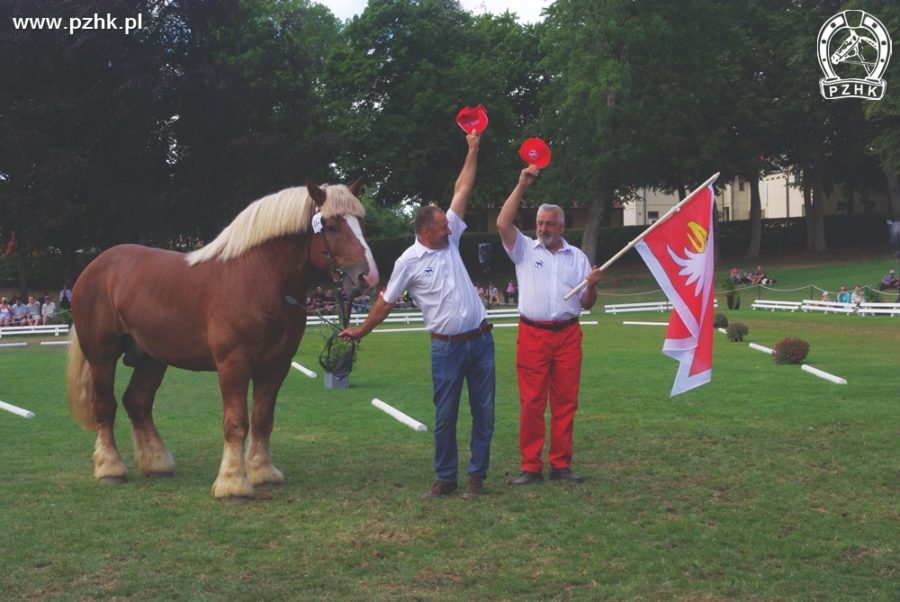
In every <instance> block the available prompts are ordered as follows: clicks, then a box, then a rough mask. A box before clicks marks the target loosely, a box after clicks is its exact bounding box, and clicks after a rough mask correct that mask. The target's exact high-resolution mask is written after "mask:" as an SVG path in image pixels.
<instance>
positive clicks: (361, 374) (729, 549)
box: [0, 260, 900, 601]
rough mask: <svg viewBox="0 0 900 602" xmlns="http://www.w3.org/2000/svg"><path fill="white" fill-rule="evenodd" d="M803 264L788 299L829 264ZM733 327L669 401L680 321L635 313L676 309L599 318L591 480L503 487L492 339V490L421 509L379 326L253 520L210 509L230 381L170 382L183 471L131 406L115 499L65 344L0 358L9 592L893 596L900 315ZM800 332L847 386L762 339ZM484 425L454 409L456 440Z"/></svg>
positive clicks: (587, 410)
mask: <svg viewBox="0 0 900 602" xmlns="http://www.w3.org/2000/svg"><path fill="white" fill-rule="evenodd" d="M875 263H876V265H873V266H871V267H870V268H866V269H869V270H870V271H871V272H872V274H877V275H878V278H880V274H878V272H880V271H881V270H882V269H884V271H886V269H887V267H888V266H889V261H887V260H885V261H882V262H881V263H878V262H877V261H876V262H875ZM767 267H768V266H767ZM793 269H795V270H797V274H791V272H792V271H793V270H792V268H790V267H789V266H784V268H783V269H781V270H780V271H779V273H778V274H779V275H778V276H776V277H778V278H779V285H780V284H781V282H782V281H785V280H789V279H793V278H794V277H795V275H796V278H797V279H798V281H799V279H800V278H801V277H802V274H801V272H802V271H803V270H806V269H813V268H807V267H804V266H797V267H795V268H793ZM815 269H818V268H815ZM834 269H838V268H834ZM833 271H834V270H832V271H830V272H827V273H833ZM809 282H810V281H809V280H807V281H806V283H807V284H808V283H809ZM817 284H818V283H817ZM726 313H727V315H728V316H729V318H730V319H731V320H732V321H741V322H743V323H745V324H746V325H747V326H748V327H749V329H750V333H749V335H748V337H747V338H746V340H745V342H744V343H729V342H728V341H727V340H726V339H725V337H724V335H719V334H717V335H716V337H717V338H716V348H715V356H714V371H713V381H712V383H710V384H708V385H706V386H704V387H701V388H700V389H697V390H694V391H691V392H688V393H686V394H684V395H682V396H679V397H676V398H675V399H669V398H668V392H669V389H670V388H671V385H672V380H673V377H674V374H675V367H676V364H675V362H674V361H672V360H670V359H668V358H666V357H664V356H663V355H662V354H661V353H660V348H661V345H662V338H663V334H664V331H665V329H664V328H660V327H639V326H625V325H623V324H622V321H623V319H632V318H636V319H640V320H654V319H658V320H660V321H662V320H663V319H664V318H663V317H662V316H661V315H660V314H629V315H628V316H627V317H625V318H623V317H622V316H605V315H603V314H602V313H600V312H596V314H595V316H594V317H593V318H592V319H598V320H599V322H600V324H599V325H598V326H585V327H584V329H585V338H584V346H585V361H584V371H583V375H582V395H581V407H580V409H579V412H578V415H577V417H576V426H575V461H574V464H573V468H575V469H576V470H577V471H578V472H580V473H582V474H584V475H585V476H586V477H587V481H586V482H585V483H584V484H583V485H580V486H579V485H570V484H562V483H556V482H547V483H544V484H542V485H538V486H530V487H527V488H519V487H516V486H513V485H512V484H510V483H509V481H510V480H511V479H512V478H514V477H515V476H517V474H518V463H517V462H518V452H517V433H518V422H517V420H518V401H517V394H516V383H515V329H514V328H497V329H495V330H494V337H495V340H496V343H497V422H496V429H495V436H494V443H493V448H492V452H493V457H492V469H491V473H490V475H489V479H488V481H487V483H486V489H487V491H488V493H489V495H487V496H485V497H484V498H482V499H477V500H464V499H462V498H460V497H458V496H455V495H454V496H452V497H451V498H449V499H437V500H434V499H431V500H426V499H422V498H421V494H422V493H423V492H424V491H425V489H426V488H427V487H428V485H429V484H430V482H431V479H432V470H431V459H432V439H431V433H417V432H415V431H413V430H411V429H409V428H407V427H405V426H403V425H401V424H400V423H398V422H396V421H394V420H393V419H391V418H390V417H388V416H387V415H385V414H383V413H382V412H380V411H378V410H376V409H375V408H373V407H372V406H371V405H370V401H371V399H372V398H373V397H378V398H380V399H383V400H385V401H386V402H388V403H390V404H392V405H394V406H395V407H397V408H399V409H401V410H403V411H405V412H407V413H408V414H410V415H412V416H413V417H415V418H417V419H419V420H421V421H422V422H425V423H426V424H428V425H429V428H430V427H431V426H432V425H433V408H432V404H431V385H430V375H429V366H430V363H429V358H428V352H427V349H428V343H427V335H425V334H423V333H397V334H387V333H382V334H378V333H373V334H372V335H371V336H369V337H368V338H367V339H366V340H365V342H364V343H363V347H362V351H361V353H360V356H359V360H358V363H357V365H356V368H355V370H354V372H353V374H352V375H351V382H352V386H351V388H349V389H347V390H325V389H324V387H323V384H322V379H321V376H320V377H319V378H318V379H316V380H312V379H309V378H307V377H305V376H303V375H302V374H300V373H299V372H296V371H292V372H291V374H290V376H289V377H288V379H287V381H286V382H285V385H284V387H283V389H282V392H281V395H280V397H279V405H278V409H277V412H276V426H275V433H274V435H273V454H274V460H275V464H276V465H277V466H278V467H279V468H281V469H282V470H283V471H284V473H285V476H286V483H285V485H284V486H283V487H281V488H277V489H265V490H260V491H258V496H257V499H256V500H255V501H253V502H252V503H250V504H247V505H243V506H229V505H223V504H221V503H219V502H217V501H216V500H214V499H213V498H212V497H211V495H210V488H211V486H212V482H213V480H214V478H215V475H216V472H217V470H218V464H219V461H220V459H221V451H222V436H221V402H220V399H219V393H218V387H217V383H216V378H215V375H214V374H211V373H190V372H184V371H179V370H170V372H169V373H168V375H167V377H166V381H165V382H164V384H163V387H162V389H161V390H160V393H159V396H158V400H157V408H156V412H155V415H156V419H157V424H158V426H159V429H160V431H161V433H162V435H163V438H164V439H165V440H166V442H167V444H168V446H169V448H170V449H171V451H172V452H173V454H174V456H175V460H176V462H177V463H178V472H177V474H176V476H175V477H173V478H168V479H148V478H144V477H142V476H141V475H139V474H138V473H136V472H135V471H134V468H133V461H132V452H131V450H132V448H131V441H130V435H129V423H128V420H127V418H126V416H125V413H124V411H121V412H120V413H119V420H118V422H117V436H118V441H119V445H120V448H121V450H122V452H123V455H124V456H125V461H126V464H127V465H128V466H129V469H130V470H131V473H130V475H129V476H130V481H129V482H128V483H126V484H124V485H119V486H107V485H101V484H98V483H96V482H94V480H93V478H92V476H91V471H92V462H91V452H92V451H93V436H92V434H90V433H86V432H84V431H82V430H81V429H80V427H78V426H77V425H76V424H75V423H74V421H72V419H71V418H69V416H68V414H67V407H66V402H65V390H64V382H63V373H64V367H65V351H64V349H62V348H59V347H40V346H38V345H37V344H36V341H35V339H27V340H29V342H30V343H31V344H30V345H29V346H28V347H27V348H25V349H0V399H2V400H3V401H7V402H9V403H13V404H16V405H19V406H23V407H26V408H28V409H30V410H32V411H34V412H35V413H36V417H35V418H34V419H33V420H24V419H22V418H19V417H17V416H14V415H12V414H8V413H5V412H0V458H2V463H0V478H2V483H3V486H2V487H0V507H2V512H0V552H2V553H0V598H3V599H9V600H54V599H60V600H61V599H100V598H104V599H151V600H154V599H156V600H173V599H175V600H178V599H180V600H195V599H209V600H222V599H228V600H398V599H404V600H479V599H483V600H507V599H527V600H543V599H560V600H597V599H627V600H635V599H636V600H660V599H664V600H669V599H678V600H723V599H728V600H747V599H756V600H851V599H852V600H885V601H887V600H897V599H900V575H898V565H900V554H898V541H900V520H898V519H900V516H898V508H900V495H898V493H900V457H898V451H897V450H898V435H900V430H898V429H900V426H898V425H900V404H898V403H897V385H898V379H900V362H898V361H897V354H896V350H897V347H898V345H900V319H898V318H887V317H874V318H873V317H867V318H860V317H857V316H836V315H810V314H790V313H783V312H773V313H770V312H752V311H750V310H749V303H747V304H746V306H745V307H744V308H743V309H741V310H739V311H732V312H726ZM789 335H790V336H798V337H801V338H804V339H806V340H807V341H809V343H810V344H811V352H810V355H809V358H808V360H807V361H808V362H809V363H810V364H812V365H814V366H816V367H818V368H821V369H822V370H826V371H828V372H832V373H834V374H837V375H839V376H842V377H844V378H846V379H847V381H848V384H847V385H845V386H842V385H835V384H832V383H830V382H827V381H825V380H822V379H819V378H816V377H814V376H812V375H810V374H807V373H805V372H802V371H801V370H800V368H799V367H797V366H776V365H775V364H773V362H772V361H771V359H770V358H768V357H767V356H766V355H764V354H762V353H759V352H757V351H753V350H750V349H749V348H748V347H747V345H746V342H756V343H760V344H762V345H766V346H770V347H772V346H774V344H775V343H776V342H777V341H778V340H780V339H781V338H783V337H785V336H789ZM6 340H7V339H6V338H4V341H6ZM320 349H321V339H320V337H318V336H317V335H316V333H315V332H311V333H309V334H308V336H307V339H306V340H305V341H304V343H303V344H301V348H300V351H299V353H298V356H297V361H299V362H300V363H302V364H303V365H305V366H308V367H311V368H314V369H316V370H317V371H319V372H321V370H319V369H318V367H317V366H316V360H315V357H316V355H317V353H318V351H319V350H320ZM129 372H130V370H128V369H126V368H124V367H123V368H121V369H120V370H119V386H118V392H119V394H120V393H121V391H122V390H123V389H124V386H125V383H126V382H127V378H128V376H129ZM469 424H470V421H469V418H468V414H467V412H466V411H465V410H463V411H462V412H461V417H460V429H459V440H460V448H461V449H463V450H465V449H466V448H467V446H468V426H469ZM466 457H467V456H466V455H465V453H463V454H462V458H463V462H464V461H465V459H466Z"/></svg>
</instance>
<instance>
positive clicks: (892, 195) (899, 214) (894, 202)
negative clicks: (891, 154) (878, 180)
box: [882, 164, 900, 220]
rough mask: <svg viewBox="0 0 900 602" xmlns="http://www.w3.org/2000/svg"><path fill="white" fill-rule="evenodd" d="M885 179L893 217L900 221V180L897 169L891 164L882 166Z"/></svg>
mask: <svg viewBox="0 0 900 602" xmlns="http://www.w3.org/2000/svg"><path fill="white" fill-rule="evenodd" d="M882 169H883V170H884V177H885V179H887V188H888V199H889V200H890V202H891V217H892V218H893V219H894V220H900V180H898V179H897V169H896V168H895V167H894V166H893V165H891V164H882Z"/></svg>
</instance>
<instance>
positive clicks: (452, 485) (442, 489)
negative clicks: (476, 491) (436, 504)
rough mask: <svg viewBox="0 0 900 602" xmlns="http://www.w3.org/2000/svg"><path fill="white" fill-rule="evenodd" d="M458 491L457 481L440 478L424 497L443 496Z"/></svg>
mask: <svg viewBox="0 0 900 602" xmlns="http://www.w3.org/2000/svg"><path fill="white" fill-rule="evenodd" d="M454 491H456V481H442V480H440V479H438V480H437V481H435V482H434V484H433V485H432V486H431V488H430V489H429V490H428V491H426V492H425V495H423V496H422V497H441V496H443V495H447V494H449V493H453V492H454Z"/></svg>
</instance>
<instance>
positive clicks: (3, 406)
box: [0, 401, 34, 418]
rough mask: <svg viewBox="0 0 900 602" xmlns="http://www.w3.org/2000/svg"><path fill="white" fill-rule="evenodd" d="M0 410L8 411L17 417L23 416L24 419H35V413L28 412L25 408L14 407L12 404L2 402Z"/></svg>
mask: <svg viewBox="0 0 900 602" xmlns="http://www.w3.org/2000/svg"><path fill="white" fill-rule="evenodd" d="M0 410H6V411H7V412H10V413H12V414H15V415H16V416H21V417H22V418H34V412H32V411H30V410H26V409H25V408H20V407H19V406H14V405H13V404H11V403H6V402H5V401H0Z"/></svg>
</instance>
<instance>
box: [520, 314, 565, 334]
mask: <svg viewBox="0 0 900 602" xmlns="http://www.w3.org/2000/svg"><path fill="white" fill-rule="evenodd" d="M519 320H520V321H521V322H522V323H523V324H528V325H529V326H534V327H535V328H540V329H541V330H552V331H553V332H559V331H560V330H565V329H566V328H568V327H569V326H571V325H572V324H576V323H577V322H578V318H569V319H568V320H560V321H559V322H535V321H534V320H529V319H528V318H526V317H525V316H519Z"/></svg>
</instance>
